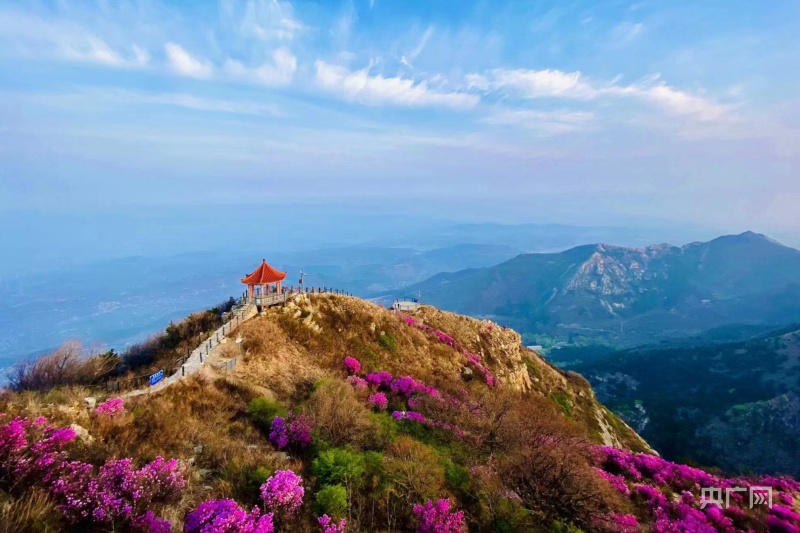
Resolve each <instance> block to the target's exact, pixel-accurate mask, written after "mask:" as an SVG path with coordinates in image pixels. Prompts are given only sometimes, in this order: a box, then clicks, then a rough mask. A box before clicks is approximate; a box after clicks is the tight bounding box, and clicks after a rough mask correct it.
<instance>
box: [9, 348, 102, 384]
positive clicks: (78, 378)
mask: <svg viewBox="0 0 800 533" xmlns="http://www.w3.org/2000/svg"><path fill="white" fill-rule="evenodd" d="M115 365H116V360H115V359H114V358H112V357H104V356H101V355H98V354H92V353H87V352H86V350H84V348H83V346H82V345H81V343H80V342H79V341H77V340H75V339H70V340H68V341H66V342H64V344H62V345H61V346H59V347H58V348H56V349H55V351H53V352H51V353H49V354H46V355H43V356H41V357H39V358H38V359H34V360H31V361H24V362H22V363H19V364H18V365H17V366H16V367H15V368H14V369H13V370H12V371H11V373H10V376H9V385H10V387H11V389H12V390H15V391H24V390H32V391H40V392H41V391H46V390H49V389H52V388H54V387H59V386H65V385H90V384H92V383H95V382H96V381H97V380H98V379H100V378H101V377H103V376H105V375H107V374H108V373H109V372H111V371H112V370H113V368H114V366H115Z"/></svg>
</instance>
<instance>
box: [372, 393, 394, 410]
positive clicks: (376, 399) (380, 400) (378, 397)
mask: <svg viewBox="0 0 800 533" xmlns="http://www.w3.org/2000/svg"><path fill="white" fill-rule="evenodd" d="M367 401H368V402H369V404H370V405H371V406H372V407H374V408H375V409H378V410H379V411H384V410H386V407H387V406H388V405H389V401H388V400H387V399H386V395H385V394H384V393H382V392H376V393H375V394H373V395H372V396H370V397H369V398H367Z"/></svg>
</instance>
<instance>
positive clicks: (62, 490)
mask: <svg viewBox="0 0 800 533" xmlns="http://www.w3.org/2000/svg"><path fill="white" fill-rule="evenodd" d="M74 438H75V432H74V431H73V430H72V429H69V428H61V429H56V428H54V427H52V426H50V425H48V423H47V420H46V419H44V418H37V419H36V420H35V421H34V422H33V423H31V422H30V421H29V420H27V419H24V418H19V417H18V418H14V419H12V420H9V421H8V422H6V423H5V424H3V425H2V426H0V481H1V482H2V483H3V484H4V485H5V486H6V487H5V488H9V487H12V486H13V487H15V488H16V489H17V490H20V489H25V488H29V487H32V486H38V487H40V488H42V489H44V490H46V491H47V492H48V493H49V495H50V497H52V499H53V500H54V501H55V502H56V503H57V504H58V508H59V510H60V511H61V513H62V514H63V516H64V518H65V519H67V520H68V521H69V522H72V523H75V524H81V525H82V526H85V527H87V528H91V526H90V525H91V524H102V525H107V526H112V528H116V527H117V526H119V525H122V524H130V526H132V527H134V528H139V529H146V530H149V531H152V532H156V533H160V532H164V531H169V522H167V521H166V520H162V519H159V518H158V517H156V516H155V514H154V513H153V510H154V509H157V508H158V507H159V506H162V505H165V504H168V503H173V502H175V501H177V500H178V498H179V497H180V493H181V491H182V490H183V488H184V487H185V485H186V481H185V480H184V478H183V465H182V464H181V463H180V462H178V461H176V460H174V459H173V460H170V461H165V460H164V459H162V458H161V457H158V458H156V459H155V460H154V461H152V462H151V463H148V464H146V465H144V466H143V467H141V468H139V469H136V468H135V467H134V465H133V461H132V460H131V459H115V460H109V461H106V463H105V464H104V465H102V466H101V467H100V468H99V469H98V468H96V467H94V466H93V465H91V464H89V463H84V462H81V461H70V460H69V456H68V455H67V452H66V451H65V450H63V447H64V445H66V444H67V443H68V442H70V441H71V440H73V439H74Z"/></svg>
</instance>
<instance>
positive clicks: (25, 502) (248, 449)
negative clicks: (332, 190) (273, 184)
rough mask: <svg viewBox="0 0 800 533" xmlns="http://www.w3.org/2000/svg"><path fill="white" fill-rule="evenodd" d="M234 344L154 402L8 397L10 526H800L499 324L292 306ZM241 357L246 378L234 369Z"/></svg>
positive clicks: (1, 477)
mask: <svg viewBox="0 0 800 533" xmlns="http://www.w3.org/2000/svg"><path fill="white" fill-rule="evenodd" d="M203 316H205V315H203ZM188 320H190V321H191V324H194V325H196V324H197V323H198V319H197V317H190V319H188ZM209 327H210V328H211V329H212V330H213V329H214V328H216V327H217V323H213V322H209ZM183 331H187V332H190V333H191V332H193V331H194V330H193V329H192V328H190V327H188V326H187V325H185V324H175V325H170V327H169V328H168V330H167V332H168V335H171V336H172V338H174V339H175V342H179V339H180V335H181V334H182V333H181V332H183ZM193 335H194V333H191V335H190V337H191V336H193ZM223 340H224V342H221V343H220V344H219V346H218V347H217V348H215V352H214V353H213V355H212V357H211V358H210V359H209V360H208V362H207V364H205V365H204V366H203V367H202V370H201V371H200V372H198V373H197V374H195V375H193V376H190V377H187V378H186V379H182V380H179V381H177V382H175V383H174V384H172V385H171V386H168V387H165V388H163V389H160V390H158V391H157V392H154V393H152V394H143V395H138V396H135V397H127V398H124V399H120V398H108V397H107V395H106V394H102V395H98V394H97V391H96V390H95V391H94V394H95V395H96V396H95V397H94V398H93V399H92V401H87V400H86V399H85V398H86V397H87V396H89V394H90V391H89V390H87V389H85V388H81V387H76V386H62V387H59V388H56V389H51V390H47V391H42V392H17V393H12V392H6V393H4V394H3V396H2V398H1V399H0V412H3V413H6V414H5V415H3V416H2V417H0V455H2V457H3V458H4V461H3V462H2V463H0V524H2V525H3V528H5V529H6V530H8V529H13V530H15V531H27V530H36V531H46V530H49V531H56V530H57V531H63V530H69V531H85V530H87V529H88V530H99V531H111V530H114V531H117V532H120V531H158V532H164V531H170V530H172V531H181V530H185V531H187V532H191V533H193V532H200V531H203V532H206V531H208V532H231V533H233V532H235V531H259V532H263V533H270V532H272V531H320V530H324V531H325V533H341V532H342V531H343V530H344V529H345V527H346V528H347V531H412V530H416V531H422V532H426V531H443V532H447V533H456V532H463V531H466V530H469V531H534V532H536V531H541V532H549V531H570V532H579V531H608V532H628V533H632V532H633V531H637V530H640V529H642V528H644V529H648V528H651V527H652V526H653V525H654V524H655V523H656V521H659V523H661V524H662V525H664V524H666V525H668V526H669V527H671V528H683V529H674V530H685V531H688V530H692V531H695V530H697V529H686V528H689V527H694V526H696V525H698V524H706V527H707V528H712V529H713V528H715V527H717V525H719V527H727V526H726V524H727V525H729V526H730V527H729V528H728V529H727V530H729V531H747V530H751V529H752V530H754V531H758V532H766V531H767V526H766V524H767V523H769V521H770V520H782V521H783V520H786V521H787V523H789V524H791V523H793V522H788V521H789V520H791V521H793V520H794V518H793V517H792V516H791V515H787V516H788V518H786V517H784V516H783V515H782V514H773V513H770V514H769V517H767V516H766V514H765V512H764V511H763V510H760V509H756V510H753V511H750V510H747V509H746V507H743V506H742V505H740V504H741V501H739V500H737V501H736V502H735V503H734V507H733V510H732V511H731V512H730V513H731V514H729V513H728V512H727V511H726V513H725V514H723V513H721V512H719V511H718V510H717V511H716V512H714V510H715V509H716V508H713V507H712V508H711V509H710V510H707V511H704V510H701V509H699V507H698V504H697V500H696V499H697V498H699V488H700V487H701V486H717V485H719V486H732V485H734V484H736V485H738V486H750V485H751V484H758V483H761V484H765V483H768V482H770V483H772V484H775V485H776V487H777V488H776V495H775V497H776V498H781V499H780V500H778V501H781V502H784V501H791V498H792V497H794V496H797V495H798V493H800V484H797V483H796V482H794V481H792V480H786V479H780V480H778V479H772V480H765V479H759V480H754V479H735V480H734V479H724V478H723V477H721V475H720V474H719V473H709V472H704V471H702V470H698V469H695V468H690V467H686V466H684V465H676V464H673V463H668V462H666V461H664V460H662V459H660V458H659V457H658V456H657V455H655V454H654V452H653V451H652V450H651V449H650V447H649V445H648V444H647V443H646V442H645V441H644V440H643V439H642V438H641V437H639V436H638V435H637V434H636V433H635V432H634V431H633V430H632V429H631V428H629V427H628V426H627V425H625V424H624V423H623V422H622V421H621V420H620V419H619V418H617V417H616V416H615V415H613V414H612V413H611V412H610V411H609V410H608V409H607V408H605V407H604V406H603V405H601V404H600V403H599V402H598V401H597V400H596V399H595V396H594V393H593V391H592V389H591V387H590V386H589V384H588V382H587V381H586V380H584V379H583V378H582V377H580V376H579V375H578V374H575V373H573V372H566V371H563V370H560V369H558V368H555V367H554V366H552V365H551V364H549V363H548V362H546V361H545V360H543V359H542V358H541V357H539V356H538V355H537V354H536V353H535V352H532V351H530V350H528V349H526V348H524V347H522V346H521V337H520V335H519V334H518V333H516V332H515V331H513V330H511V329H507V328H503V327H501V326H499V325H498V324H496V323H494V322H491V321H487V320H477V319H473V318H469V317H465V316H460V315H456V314H453V313H449V312H444V311H441V310H438V309H435V308H432V307H422V308H421V309H420V310H418V311H416V312H414V313H411V314H399V313H395V312H392V311H389V310H387V309H385V308H382V307H380V306H378V305H376V304H373V303H370V302H366V301H364V300H360V299H358V298H353V297H348V296H343V295H335V294H322V295H311V296H309V295H293V296H292V297H291V298H290V299H289V300H288V301H287V302H286V303H285V304H284V305H279V306H274V307H271V308H269V309H266V310H265V311H264V312H263V314H261V315H260V316H256V317H254V318H252V319H250V320H248V321H246V322H244V323H243V324H242V325H241V326H239V327H238V328H237V329H235V330H233V332H230V333H228V336H227V337H226V338H225V339H223ZM237 341H238V342H237ZM162 344H163V343H162ZM167 345H171V344H169V343H168V344H167ZM234 358H235V360H236V364H235V367H233V369H232V370H231V371H229V372H226V370H225V368H226V366H225V365H217V364H216V363H218V362H221V361H230V360H233V359H234ZM227 368H230V366H227ZM95 401H96V402H97V405H94V402H95ZM11 417H21V418H18V419H15V420H11ZM39 417H46V419H45V418H39ZM50 424H52V428H51V426H50ZM55 428H66V429H55ZM29 444H33V445H32V446H29ZM160 457H164V458H166V459H167V460H166V461H165V460H162V459H160ZM117 459H122V461H118V460H117ZM45 464H46V465H47V468H46V469H44V470H42V469H40V466H39V465H45ZM793 495H794V496H793ZM254 507H255V509H254V510H252V511H251V509H253V508H254ZM782 509H788V508H785V507H783V508H781V510H779V511H780V512H781V513H783V512H784V511H783V510H782ZM734 511H736V512H735V513H734ZM779 511H775V513H778V512H779ZM786 512H788V513H791V512H792V511H788V510H787V511H786ZM317 517H319V521H318V520H317ZM341 520H344V522H341ZM225 524H234V525H229V526H226V525H225ZM248 524H249V525H248ZM640 524H641V525H640ZM798 524H799V525H800V516H798ZM659 527H660V526H659ZM659 530H660V529H659ZM664 531H666V530H664Z"/></svg>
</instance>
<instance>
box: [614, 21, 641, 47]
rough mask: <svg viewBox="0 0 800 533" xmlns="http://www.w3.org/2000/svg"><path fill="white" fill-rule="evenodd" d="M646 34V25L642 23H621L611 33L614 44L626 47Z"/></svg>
mask: <svg viewBox="0 0 800 533" xmlns="http://www.w3.org/2000/svg"><path fill="white" fill-rule="evenodd" d="M643 33H644V24H642V23H641V22H630V21H625V22H621V23H620V24H618V25H617V26H615V27H614V29H613V30H612V31H611V39H612V44H613V45H614V46H624V45H626V44H629V43H631V42H632V41H634V40H636V39H637V38H639V37H640V36H641V35H642V34H643Z"/></svg>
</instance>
